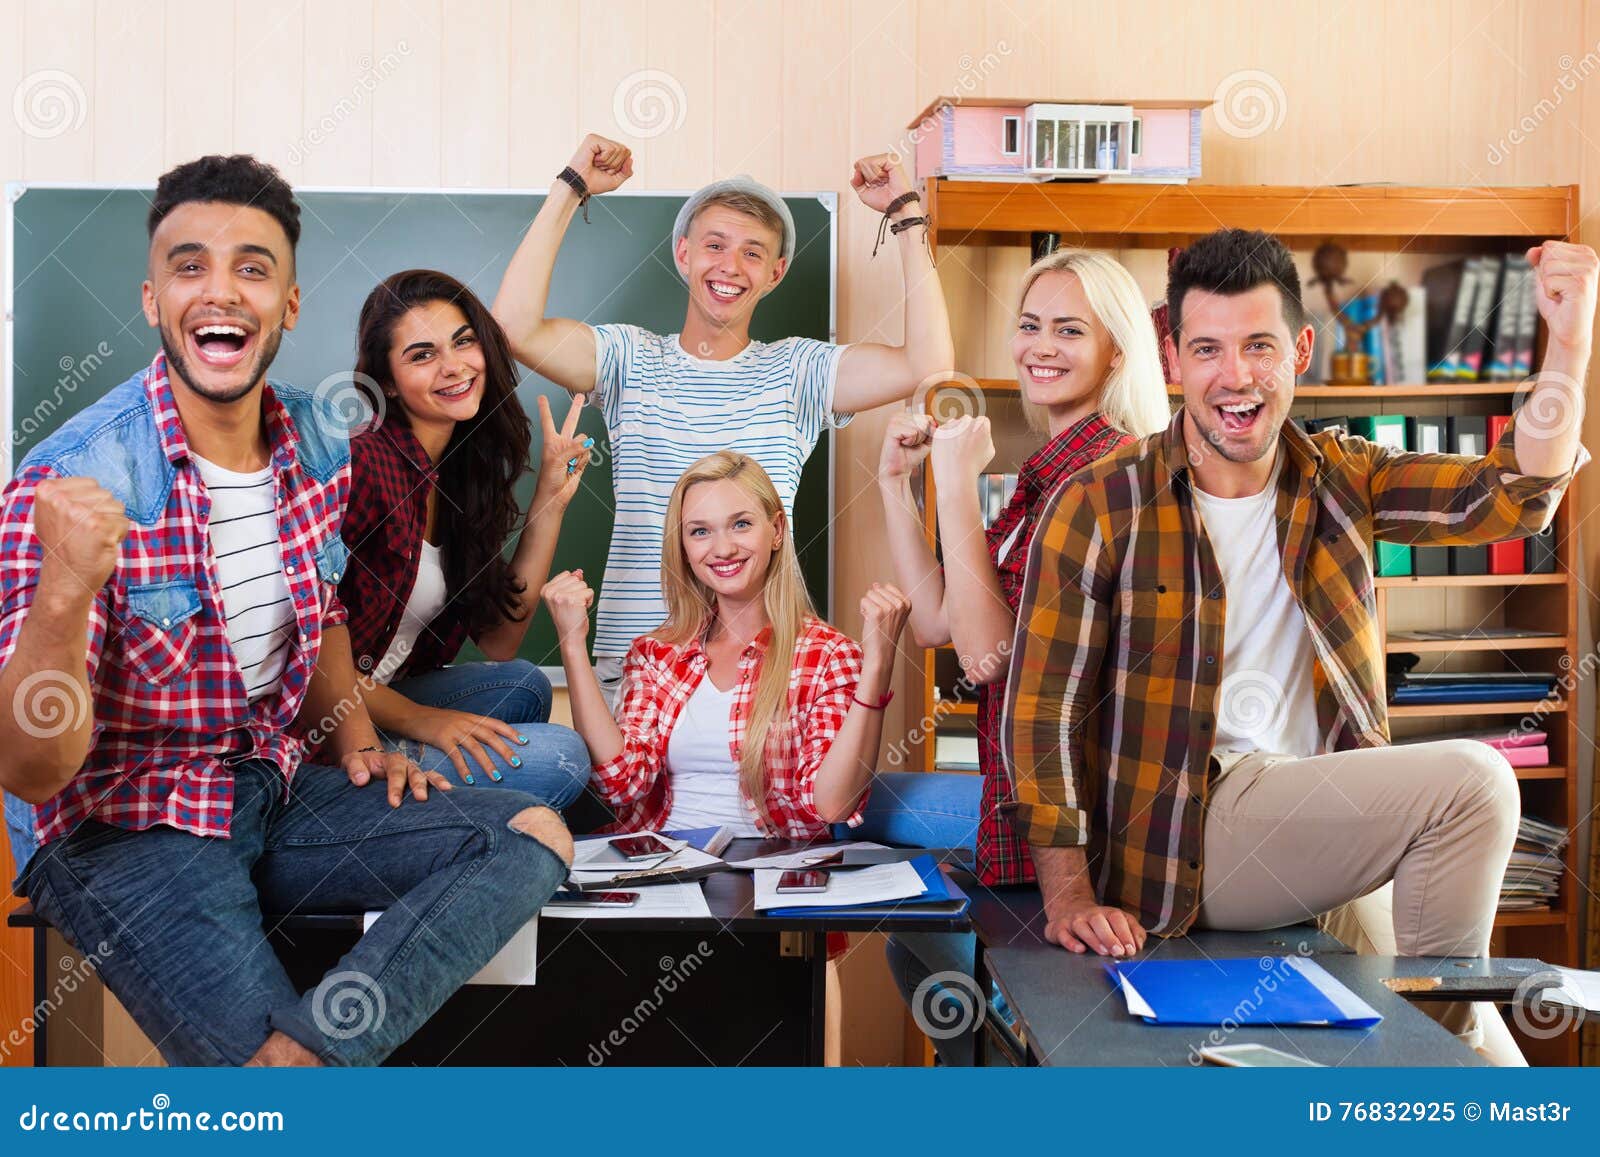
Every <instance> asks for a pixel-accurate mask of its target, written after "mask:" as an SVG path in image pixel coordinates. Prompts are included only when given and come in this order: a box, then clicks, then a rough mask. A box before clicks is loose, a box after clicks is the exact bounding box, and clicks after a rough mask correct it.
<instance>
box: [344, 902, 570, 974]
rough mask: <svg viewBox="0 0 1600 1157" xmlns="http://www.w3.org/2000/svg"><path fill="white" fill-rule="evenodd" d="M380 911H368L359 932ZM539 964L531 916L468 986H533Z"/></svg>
mask: <svg viewBox="0 0 1600 1157" xmlns="http://www.w3.org/2000/svg"><path fill="white" fill-rule="evenodd" d="M382 915H383V913H382V912H368V913H366V914H365V915H364V916H363V917H362V919H361V931H363V932H365V931H366V930H367V929H368V928H371V927H372V923H373V921H375V920H376V919H377V918H378V917H379V916H382ZM538 962H539V920H538V918H537V917H535V918H534V919H532V920H529V921H528V922H527V923H526V924H524V925H523V926H522V927H521V928H520V929H519V930H518V931H517V934H516V935H515V936H513V937H512V938H511V939H510V940H508V941H506V945H505V947H504V948H502V949H500V951H499V952H496V953H495V954H494V956H493V957H491V958H490V960H489V963H487V964H485V965H484V966H483V967H482V968H481V969H479V970H478V971H477V972H476V973H475V974H474V975H473V976H472V977H471V978H470V979H468V981H467V983H468V984H513V985H528V984H532V983H533V977H534V971H535V968H536V966H537V965H538Z"/></svg>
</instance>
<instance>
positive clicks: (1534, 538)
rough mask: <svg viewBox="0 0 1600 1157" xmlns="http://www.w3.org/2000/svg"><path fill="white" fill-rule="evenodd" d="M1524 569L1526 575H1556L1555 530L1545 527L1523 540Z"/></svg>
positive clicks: (1551, 527) (1552, 527)
mask: <svg viewBox="0 0 1600 1157" xmlns="http://www.w3.org/2000/svg"><path fill="white" fill-rule="evenodd" d="M1522 547H1523V552H1524V553H1523V559H1524V569H1525V570H1526V571H1527V573H1528V574H1555V573H1556V528H1555V527H1554V526H1553V525H1552V526H1548V527H1546V528H1545V529H1544V530H1541V531H1540V532H1539V533H1538V534H1534V535H1530V536H1529V537H1528V538H1526V539H1524V540H1523V543H1522Z"/></svg>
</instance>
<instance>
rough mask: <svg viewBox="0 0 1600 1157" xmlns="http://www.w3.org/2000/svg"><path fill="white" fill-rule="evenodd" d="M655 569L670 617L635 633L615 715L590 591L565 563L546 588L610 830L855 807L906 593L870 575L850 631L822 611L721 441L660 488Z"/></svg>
mask: <svg viewBox="0 0 1600 1157" xmlns="http://www.w3.org/2000/svg"><path fill="white" fill-rule="evenodd" d="M661 586H662V594H663V597H664V598H665V600H666V604H667V620H666V622H664V623H663V624H662V625H661V626H660V627H658V628H657V629H656V630H655V631H653V632H652V633H651V634H648V635H645V636H643V637H641V638H638V639H635V640H634V642H633V646H632V647H631V649H630V650H629V652H628V655H627V658H626V660H625V661H624V663H623V680H622V698H621V702H620V705H619V708H618V712H617V716H616V718H613V717H612V714H611V711H610V710H609V709H608V708H607V706H606V700H605V695H604V693H603V692H602V690H601V688H600V683H599V681H598V680H597V679H596V677H595V673H594V668H593V667H592V666H591V665H590V662H589V655H588V651H587V648H586V641H587V636H588V631H589V607H590V605H591V603H592V602H593V601H594V592H593V591H592V590H591V589H590V588H589V586H588V585H587V584H586V583H585V582H584V580H583V575H582V572H576V571H571V572H566V573H563V574H560V575H557V576H556V577H555V578H554V579H552V580H550V582H549V583H547V584H546V585H545V587H544V591H543V597H544V601H545V604H546V605H547V606H548V607H549V608H550V616H551V619H552V620H553V621H554V623H555V627H556V633H557V636H558V638H559V640H560V648H561V661H562V665H563V667H565V669H566V673H567V686H568V690H569V694H570V696H571V705H572V720H573V726H574V727H575V728H576V729H577V731H578V733H579V734H580V735H581V736H582V737H583V739H584V742H585V743H587V744H588V746H589V753H590V757H591V760H592V762H593V765H594V785H595V787H596V788H597V789H598V791H599V793H600V795H601V796H602V797H604V799H605V800H606V802H607V803H609V804H610V805H611V807H612V808H613V809H614V811H615V813H616V817H617V818H616V823H615V824H614V825H613V826H612V829H611V830H614V831H625V832H633V831H675V830H683V829H689V828H699V827H709V826H713V825H727V826H728V827H730V828H732V829H733V830H734V831H735V833H737V834H739V835H743V836H775V837H791V838H796V837H798V838H807V837H815V836H826V835H828V834H829V833H830V830H831V826H832V825H833V824H835V823H844V824H848V825H850V826H854V825H856V824H858V823H860V820H861V811H860V809H861V807H862V805H863V804H864V803H865V800H866V796H867V789H868V786H869V784H870V783H871V780H872V773H873V768H874V766H875V764H876V762H877V758H878V748H879V744H880V741H881V739H882V733H883V708H884V707H885V706H886V705H887V704H888V701H889V698H890V694H889V680H890V676H891V674H892V672H893V669H894V654H895V644H896V641H897V640H898V639H899V637H900V631H901V629H902V628H903V627H904V625H905V621H906V616H907V615H908V614H909V612H910V604H909V602H908V601H907V600H906V598H905V597H904V596H903V595H902V594H901V593H900V592H899V591H898V590H896V589H895V588H894V587H892V586H887V585H879V584H876V583H875V584H873V587H872V589H871V590H869V591H868V592H867V594H866V595H865V596H864V597H863V598H862V600H861V618H862V622H863V639H862V642H861V643H860V644H859V645H858V644H857V643H856V642H855V641H854V640H852V639H850V638H848V637H847V636H845V635H844V634H842V633H841V632H839V631H837V630H835V629H834V628H833V627H831V626H829V625H828V624H827V623H826V622H824V621H823V620H822V619H821V618H819V617H818V616H817V614H816V612H815V610H814V609H813V608H812V606H811V600H810V598H809V596H808V595H807V594H806V588H805V582H804V580H803V578H802V576H801V573H800V562H799V558H798V556H797V555H796V553H795V548H794V541H793V534H792V533H791V530H790V527H789V525H788V519H787V518H786V517H785V515H784V512H783V504H782V501H781V500H780V498H779V496H778V492H777V489H776V488H775V487H774V486H773V484H772V480H771V479H770V478H769V477H768V476H767V473H766V471H765V470H763V469H762V468H761V466H760V464H759V463H757V462H756V460H755V459H753V458H751V457H749V456H748V455H744V454H738V453H734V452H732V451H727V450H723V451H718V452H717V453H715V454H711V455H709V456H707V457H705V458H702V459H700V460H699V461H698V462H696V463H694V465H692V466H690V467H689V469H688V470H687V471H685V472H684V474H683V476H682V477H681V478H679V479H678V482H677V484H676V486H675V487H674V488H673V491H672V495H671V498H670V500H669V502H668V505H667V514H666V526H665V538H664V546H663V548H662V552H661ZM774 656H775V658H773V657H774ZM769 659H772V660H773V661H770V662H769V661H768V660H769Z"/></svg>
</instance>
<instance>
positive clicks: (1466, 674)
mask: <svg viewBox="0 0 1600 1157" xmlns="http://www.w3.org/2000/svg"><path fill="white" fill-rule="evenodd" d="M1389 658H1390V664H1389V702H1390V703H1393V704H1394V705H1396V706H1401V705H1403V704H1416V703H1502V702H1507V701H1512V702H1514V701H1518V700H1524V699H1526V700H1529V701H1537V700H1540V699H1546V698H1548V697H1549V696H1551V695H1553V694H1555V690H1556V675H1555V673H1554V672H1541V671H1535V672H1531V673H1530V672H1526V671H1429V672H1426V673H1424V674H1418V673H1416V672H1414V671H1410V670H1407V669H1406V668H1407V666H1409V665H1410V664H1408V663H1407V662H1406V660H1410V661H1411V663H1415V662H1416V659H1417V657H1416V656H1415V655H1411V654H1407V655H1391V656H1390V657H1389Z"/></svg>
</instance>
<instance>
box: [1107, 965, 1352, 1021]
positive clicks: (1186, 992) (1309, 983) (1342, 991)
mask: <svg viewBox="0 0 1600 1157" xmlns="http://www.w3.org/2000/svg"><path fill="white" fill-rule="evenodd" d="M1106 971H1107V972H1108V973H1110V975H1111V979H1112V983H1114V984H1116V985H1117V986H1118V987H1119V988H1121V989H1122V990H1123V992H1124V995H1127V996H1128V997H1129V1000H1128V1004H1129V1009H1130V1011H1133V1012H1135V1014H1136V1015H1142V1016H1144V1019H1145V1020H1146V1021H1147V1022H1148V1023H1150V1024H1223V1023H1228V1024H1240V1025H1327V1026H1331V1027H1335V1028H1367V1027H1370V1026H1371V1025H1375V1024H1377V1023H1378V1022H1379V1021H1381V1020H1382V1019H1383V1017H1382V1016H1381V1015H1379V1013H1378V1012H1377V1010H1376V1009H1374V1008H1373V1007H1372V1006H1371V1005H1370V1004H1368V1003H1367V1002H1366V1001H1364V1000H1362V999H1361V998H1360V997H1359V996H1357V995H1356V994H1355V993H1353V992H1351V991H1350V990H1349V989H1348V988H1346V987H1345V986H1344V985H1343V984H1341V983H1340V982H1339V981H1338V980H1336V979H1335V978H1334V977H1333V976H1332V975H1330V974H1329V973H1328V971H1327V970H1326V969H1324V968H1323V967H1322V965H1320V964H1318V963H1317V962H1316V961H1315V960H1312V959H1310V958H1308V957H1304V956H1262V957H1254V956H1252V957H1249V958H1248V959H1228V960H1133V961H1127V962H1108V963H1107V964H1106Z"/></svg>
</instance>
